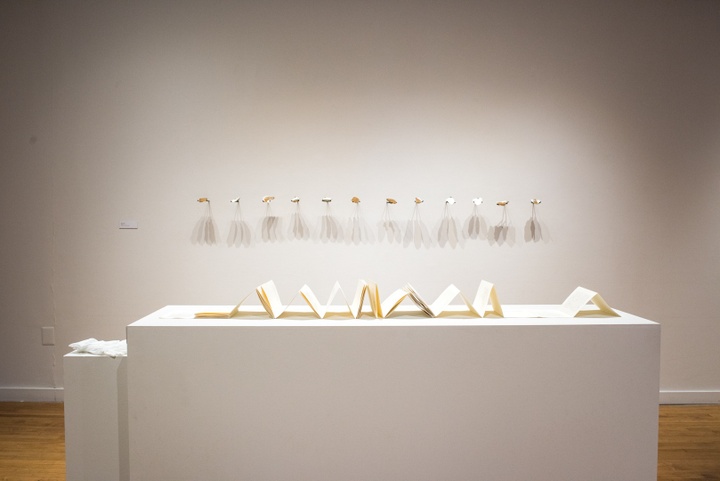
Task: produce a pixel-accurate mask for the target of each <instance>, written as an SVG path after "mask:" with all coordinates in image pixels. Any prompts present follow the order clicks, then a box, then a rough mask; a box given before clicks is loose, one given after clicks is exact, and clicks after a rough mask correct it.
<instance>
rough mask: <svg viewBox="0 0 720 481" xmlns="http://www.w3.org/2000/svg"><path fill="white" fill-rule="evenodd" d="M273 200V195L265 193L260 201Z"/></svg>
mask: <svg viewBox="0 0 720 481" xmlns="http://www.w3.org/2000/svg"><path fill="white" fill-rule="evenodd" d="M274 200H275V197H273V196H272V195H266V196H265V197H263V198H262V201H263V202H265V203H266V204H267V203H269V202H272V201H274Z"/></svg>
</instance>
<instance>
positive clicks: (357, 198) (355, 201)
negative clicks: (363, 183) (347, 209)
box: [350, 197, 360, 204]
mask: <svg viewBox="0 0 720 481" xmlns="http://www.w3.org/2000/svg"><path fill="white" fill-rule="evenodd" d="M350 201H351V202H352V203H353V204H359V203H360V197H353V198H352V199H350Z"/></svg>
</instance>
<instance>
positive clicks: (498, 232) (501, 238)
mask: <svg viewBox="0 0 720 481" xmlns="http://www.w3.org/2000/svg"><path fill="white" fill-rule="evenodd" d="M509 203H510V201H509V200H501V201H499V202H498V203H497V205H498V206H500V207H502V217H501V218H500V222H498V223H497V224H496V225H495V226H494V227H493V232H492V236H490V239H489V240H490V243H491V244H492V243H493V242H496V243H497V244H498V245H502V244H505V243H509V244H511V245H512V243H513V242H514V240H515V239H514V231H513V229H512V226H511V225H510V217H509V216H508V213H507V205H508V204H509Z"/></svg>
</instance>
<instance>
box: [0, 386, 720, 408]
mask: <svg viewBox="0 0 720 481" xmlns="http://www.w3.org/2000/svg"><path fill="white" fill-rule="evenodd" d="M64 399H65V392H64V390H63V388H61V387H0V402H3V401H15V402H18V401H27V402H63V400H64ZM660 404H720V391H660Z"/></svg>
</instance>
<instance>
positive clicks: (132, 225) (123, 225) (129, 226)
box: [120, 220, 138, 229]
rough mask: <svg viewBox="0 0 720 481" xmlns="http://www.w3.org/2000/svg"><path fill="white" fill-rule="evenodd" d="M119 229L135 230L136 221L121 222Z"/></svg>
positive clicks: (136, 226)
mask: <svg viewBox="0 0 720 481" xmlns="http://www.w3.org/2000/svg"><path fill="white" fill-rule="evenodd" d="M120 228H121V229H137V228H138V222H137V221H136V220H121V221H120Z"/></svg>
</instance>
